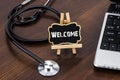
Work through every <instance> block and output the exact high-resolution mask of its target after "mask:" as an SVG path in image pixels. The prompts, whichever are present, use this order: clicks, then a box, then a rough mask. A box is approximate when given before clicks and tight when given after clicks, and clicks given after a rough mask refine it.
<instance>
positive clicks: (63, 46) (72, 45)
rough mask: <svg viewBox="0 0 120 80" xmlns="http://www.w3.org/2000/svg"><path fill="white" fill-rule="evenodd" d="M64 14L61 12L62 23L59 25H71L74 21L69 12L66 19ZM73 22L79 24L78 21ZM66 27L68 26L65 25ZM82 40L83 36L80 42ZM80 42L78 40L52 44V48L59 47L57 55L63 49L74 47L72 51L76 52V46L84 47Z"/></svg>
mask: <svg viewBox="0 0 120 80" xmlns="http://www.w3.org/2000/svg"><path fill="white" fill-rule="evenodd" d="M64 15H65V14H64V13H61V16H60V24H59V25H61V27H63V26H62V25H69V24H71V23H72V22H71V20H70V14H69V12H67V13H66V19H64V18H65V16H64ZM73 24H76V25H77V23H73ZM77 26H78V25H77ZM65 27H67V26H65ZM79 27H80V26H79ZM73 28H75V27H73ZM80 30H81V27H80ZM79 34H80V33H79ZM80 36H81V34H80ZM80 41H81V38H80V40H79V41H78V42H80ZM78 42H76V43H69V42H67V43H65V44H53V45H52V46H51V49H57V55H60V54H61V49H72V53H73V54H76V48H82V44H78Z"/></svg>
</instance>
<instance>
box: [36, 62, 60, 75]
mask: <svg viewBox="0 0 120 80" xmlns="http://www.w3.org/2000/svg"><path fill="white" fill-rule="evenodd" d="M59 71H60V67H59V65H58V64H57V63H56V62H55V61H52V60H46V61H45V63H44V65H42V64H40V65H39V66H38V72H39V73H40V74H41V75H43V76H54V75H56V74H57V73H58V72H59Z"/></svg>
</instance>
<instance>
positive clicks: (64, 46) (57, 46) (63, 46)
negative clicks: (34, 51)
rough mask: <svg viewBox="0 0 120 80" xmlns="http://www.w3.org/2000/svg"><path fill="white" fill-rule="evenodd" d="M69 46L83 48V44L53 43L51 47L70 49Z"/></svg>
mask: <svg viewBox="0 0 120 80" xmlns="http://www.w3.org/2000/svg"><path fill="white" fill-rule="evenodd" d="M69 48H82V44H70V45H52V46H51V49H69Z"/></svg>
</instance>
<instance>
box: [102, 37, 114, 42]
mask: <svg viewBox="0 0 120 80" xmlns="http://www.w3.org/2000/svg"><path fill="white" fill-rule="evenodd" d="M103 41H104V42H114V41H115V39H114V38H113V37H103Z"/></svg>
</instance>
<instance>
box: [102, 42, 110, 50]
mask: <svg viewBox="0 0 120 80" xmlns="http://www.w3.org/2000/svg"><path fill="white" fill-rule="evenodd" d="M108 48H109V43H104V42H103V43H102V44H101V49H108Z"/></svg>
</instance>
